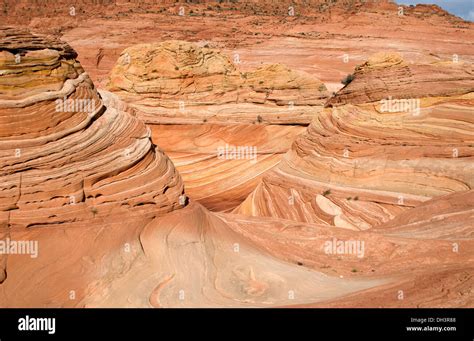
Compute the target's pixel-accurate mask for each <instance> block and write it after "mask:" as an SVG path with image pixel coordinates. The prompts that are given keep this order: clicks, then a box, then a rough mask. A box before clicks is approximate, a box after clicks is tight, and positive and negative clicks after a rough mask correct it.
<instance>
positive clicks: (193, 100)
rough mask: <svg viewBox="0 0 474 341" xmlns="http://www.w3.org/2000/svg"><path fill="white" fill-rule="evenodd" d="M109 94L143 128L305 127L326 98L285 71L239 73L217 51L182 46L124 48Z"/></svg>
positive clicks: (319, 87)
mask: <svg viewBox="0 0 474 341" xmlns="http://www.w3.org/2000/svg"><path fill="white" fill-rule="evenodd" d="M108 90H110V91H112V92H115V93H117V94H118V95H119V96H120V97H121V98H122V99H124V100H125V101H126V102H127V103H129V105H130V106H132V107H133V108H135V109H136V110H137V115H138V117H139V118H141V119H143V120H144V121H145V122H146V123H167V124H169V123H181V124H183V123H202V122H203V120H206V122H208V123H256V122H257V121H260V122H265V123H274V124H280V123H281V124H288V123H296V124H308V123H309V121H310V120H311V117H312V116H313V115H314V113H315V112H317V111H318V110H320V109H321V108H322V105H323V104H324V102H325V100H326V99H327V98H328V95H329V93H328V92H327V90H326V87H325V86H324V84H323V83H322V82H320V81H319V80H317V79H315V78H313V77H311V76H310V75H308V74H305V73H302V72H296V71H293V70H291V69H289V68H288V67H286V66H283V65H279V64H274V65H265V66H262V67H261V68H259V69H257V70H255V71H252V72H247V73H241V72H239V71H238V70H237V68H236V66H235V65H234V63H233V62H231V61H230V59H229V58H228V57H227V56H225V55H223V54H221V53H220V52H218V51H216V50H214V49H210V48H207V47H200V46H198V45H197V44H194V43H189V42H185V41H165V42H162V43H157V44H141V45H136V46H132V47H130V48H127V49H125V50H124V51H123V52H122V54H121V56H120V58H119V59H118V61H117V63H116V65H115V66H114V68H113V70H112V72H111V74H110V81H109V84H108Z"/></svg>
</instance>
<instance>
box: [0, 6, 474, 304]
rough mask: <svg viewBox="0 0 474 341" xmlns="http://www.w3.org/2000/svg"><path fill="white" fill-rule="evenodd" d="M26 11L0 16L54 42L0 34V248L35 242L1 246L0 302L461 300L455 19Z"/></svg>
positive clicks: (467, 140) (385, 12) (466, 191)
mask: <svg viewBox="0 0 474 341" xmlns="http://www.w3.org/2000/svg"><path fill="white" fill-rule="evenodd" d="M35 3H36V4H41V6H34V10H32V9H31V8H30V7H31V6H30V4H29V3H28V2H27V1H23V0H21V1H10V0H7V1H5V2H4V4H2V5H0V19H1V21H2V22H8V23H10V24H12V25H14V26H16V27H18V26H21V27H25V26H28V27H30V28H33V29H34V30H35V31H42V32H48V33H54V34H55V35H56V36H57V37H58V36H62V39H63V40H64V41H67V42H68V44H65V43H63V42H61V41H59V40H58V39H56V38H52V37H45V36H34V35H31V34H30V33H28V32H27V31H24V30H19V29H11V28H10V29H1V30H0V38H1V39H0V179H1V180H2V182H1V185H0V243H1V242H3V241H5V240H7V239H11V240H13V241H25V242H32V243H35V242H37V243H38V246H39V249H38V257H36V258H34V257H30V256H29V255H22V254H9V255H8V256H5V255H3V256H0V306H2V307H176V306H179V307H203V306H205V307H222V306H225V307H275V306H278V307H281V306H285V307H286V306H305V307H308V306H309V307H314V306H318V307H473V306H474V301H473V295H472V288H473V284H474V277H473V276H472V273H473V271H474V266H473V260H474V255H473V250H474V244H473V231H474V226H473V223H472V221H473V219H472V218H473V214H474V210H473V207H472V201H473V189H472V184H473V178H472V174H473V173H474V172H473V166H472V164H473V163H472V161H473V153H474V151H473V146H474V141H473V131H474V129H473V123H474V122H473V120H472V108H473V106H474V97H473V89H472V80H473V79H472V77H473V76H472V75H473V70H472V63H473V62H474V50H473V49H472V44H471V43H470V42H471V41H473V39H474V29H473V28H474V24H473V23H470V22H467V21H463V20H462V19H460V18H457V17H455V16H453V15H450V14H449V13H447V12H445V11H443V10H441V9H440V8H439V7H437V6H431V5H430V6H428V5H426V6H420V5H419V6H411V7H408V6H402V8H403V10H404V14H403V15H399V8H398V5H397V4H395V3H392V2H391V1H373V2H372V1H362V0H360V1H345V0H341V1H331V2H327V1H323V0H310V1H306V0H305V1H299V0H297V1H294V2H292V3H291V7H292V10H293V12H294V13H293V14H294V15H291V14H290V12H289V11H290V8H289V6H290V5H289V4H285V3H283V2H280V3H276V2H274V1H257V0H249V1H239V2H237V3H235V2H224V3H220V4H218V3H213V2H211V3H209V2H202V3H201V2H199V3H198V2H197V1H194V2H193V3H188V2H185V1H182V2H177V3H176V2H174V1H173V2H168V1H164V2H160V4H157V3H156V1H147V0H145V1H141V2H140V5H137V4H136V3H134V2H128V1H127V0H123V1H122V0H120V1H108V0H106V1H100V2H96V1H94V2H92V1H89V0H80V1H76V2H74V4H73V7H74V9H75V15H71V14H70V13H71V12H70V10H71V3H70V2H68V1H64V0H58V1H56V2H55V3H54V4H53V3H51V2H48V1H44V2H41V1H36V2H35ZM181 7H182V8H183V9H184V13H183V14H184V15H180V14H179V11H180V10H181ZM413 32H416V34H414V33H413ZM92 37H93V39H92ZM160 42H161V43H160ZM135 44H140V45H135ZM69 45H70V46H72V47H73V48H74V50H72V49H71V48H70V47H69ZM382 47H383V49H384V50H386V52H384V53H381V54H377V55H376V56H374V57H370V55H371V54H373V53H376V52H380V50H381V48H382ZM76 51H77V52H76ZM129 52H131V53H129ZM127 54H128V55H127ZM455 56H456V57H457V58H455ZM129 57H130V60H129V59H128V58H129ZM117 59H118V60H119V62H118V63H117ZM79 60H80V61H81V64H79ZM456 60H457V61H458V62H457V63H456V62H455V61H456ZM128 61H129V62H128ZM81 65H82V66H81ZM359 65H360V66H359ZM83 68H84V69H85V70H86V71H87V74H86V73H85V72H84V70H83ZM176 68H177V69H176ZM354 68H356V71H355V78H354V79H353V80H352V82H351V83H350V84H348V85H347V86H346V87H344V88H343V89H342V90H341V91H339V89H341V88H342V87H343V85H342V84H341V83H340V81H341V79H342V78H343V77H344V76H346V75H347V74H349V73H353V72H354ZM109 75H110V76H111V77H110V78H109ZM91 80H92V81H93V83H94V84H95V85H96V86H98V88H99V90H96V89H95V87H94V84H93V83H92V81H91ZM323 82H324V87H323ZM107 84H108V89H109V90H111V92H110V91H106V90H104V89H102V88H105V87H106V85H107ZM427 85H428V86H427ZM325 87H327V89H329V91H326V90H325ZM330 92H334V93H335V94H334V96H333V97H332V98H331V99H330V100H329V102H327V101H326V99H328V96H329V94H330ZM336 92H337V93H336ZM64 94H66V98H64ZM60 99H63V100H66V101H64V102H61V101H60V102H59V103H57V102H56V101H57V100H60ZM68 100H71V101H68ZM72 100H76V101H77V102H74V101H72ZM388 100H390V101H391V102H387V101H388ZM64 103H66V104H67V105H66V106H64V105H63V104H64ZM72 103H77V105H78V106H79V110H77V108H72V109H73V110H70V109H71V107H70V105H71V104H72ZM92 103H93V105H92ZM387 103H388V104H387ZM393 103H394V104H393ZM58 104H59V105H60V107H59V108H62V110H61V109H57V105H58ZM89 104H90V105H91V106H89ZM392 104H393V105H392ZM324 105H326V108H324ZM91 109H93V110H91ZM418 109H419V110H418ZM140 120H143V121H145V122H146V123H147V125H148V127H145V126H144V125H143V124H142V123H141V122H140ZM308 125H309V126H308ZM150 139H151V141H150ZM227 147H229V148H230V150H231V153H230V154H229V155H226V157H219V150H222V148H227ZM234 147H236V148H239V147H242V148H248V149H250V148H251V149H250V150H251V151H252V152H253V151H255V154H251V155H250V156H251V157H250V158H245V157H244V158H237V157H234V156H235V155H233V154H232V148H234ZM254 148H255V149H254ZM163 153H166V155H164V154H163ZM167 156H169V158H170V159H171V160H172V163H171V161H170V159H168V157H167ZM173 164H174V165H175V166H176V169H175V167H173ZM178 172H179V173H180V174H181V176H182V178H183V181H181V176H180V175H179V174H178ZM183 182H184V183H185V186H186V196H185V195H183V194H184V192H183ZM250 193H251V194H250ZM249 194H250V195H249ZM187 196H189V199H188V197H187ZM239 205H240V206H239ZM183 206H184V207H183ZM208 209H210V210H212V211H214V212H210V211H209V210H208ZM216 211H219V212H216ZM25 227H26V228H25ZM341 245H342V249H340V246H341ZM1 246H2V245H0V250H2V249H1ZM400 290H402V291H403V292H404V299H403V300H400V299H399V298H398V297H397V296H398V293H399V291H400Z"/></svg>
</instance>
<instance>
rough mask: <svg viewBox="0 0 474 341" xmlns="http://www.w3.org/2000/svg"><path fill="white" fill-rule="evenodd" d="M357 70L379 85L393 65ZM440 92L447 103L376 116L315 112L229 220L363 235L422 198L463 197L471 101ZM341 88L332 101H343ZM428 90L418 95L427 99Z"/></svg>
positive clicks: (471, 181)
mask: <svg viewBox="0 0 474 341" xmlns="http://www.w3.org/2000/svg"><path fill="white" fill-rule="evenodd" d="M382 64H383V65H382ZM364 65H365V66H364V67H365V68H366V69H367V68H368V69H370V70H371V71H369V72H378V75H379V76H377V77H376V78H377V79H382V80H383V79H385V78H387V77H386V76H385V73H387V74H389V75H393V70H392V68H393V67H398V65H403V61H401V59H399V58H392V57H390V58H384V59H383V63H381V62H378V61H377V62H373V61H372V60H369V62H368V63H366V64H364ZM437 68H439V70H440V71H439V73H437V74H441V75H451V70H452V67H451V66H446V67H445V68H444V69H443V68H442V67H441V66H437ZM372 70H376V71H372ZM361 72H362V71H361ZM369 72H367V73H369ZM455 72H461V71H459V69H457V68H456V69H455ZM462 72H464V71H462ZM437 74H418V75H416V76H413V79H408V78H401V79H399V80H398V82H395V83H391V84H392V85H393V84H396V88H395V89H394V90H393V91H392V88H393V87H389V88H388V89H385V90H384V91H385V92H384V95H386V94H387V91H388V93H389V94H393V97H394V98H396V97H395V96H396V95H400V94H402V93H407V94H408V93H410V91H411V90H410V89H413V88H412V85H413V83H414V81H416V82H418V83H419V84H426V82H427V81H426V78H427V79H432V78H436V77H440V76H436V75H437ZM465 74H466V76H465V80H464V81H463V82H464V83H463V84H467V85H469V84H471V83H472V81H473V79H472V74H469V72H465ZM356 75H357V73H356ZM362 75H363V73H362ZM469 75H470V76H469ZM468 76H469V77H468ZM387 79H390V78H387ZM364 80H365V81H366V82H371V80H372V78H371V77H367V78H364V76H361V77H360V78H357V76H356V78H355V80H354V81H353V82H354V84H355V86H356V85H357V84H359V87H360V88H361V89H364V87H365V88H369V87H370V86H371V85H370V83H364V82H363V81H364ZM446 83H448V84H449V81H446ZM385 84H387V83H385ZM442 84H444V83H443V82H441V83H440V85H439V87H440V88H441V87H443V89H445V90H444V91H445V92H444V93H443V94H444V96H448V95H449V94H451V95H452V96H451V97H443V98H437V99H436V98H426V97H425V98H420V99H419V102H416V103H415V104H416V105H415V106H413V108H411V109H410V110H408V111H405V110H402V111H400V110H390V111H388V110H380V109H379V108H378V107H376V108H374V106H373V105H371V104H364V105H351V104H346V105H341V106H337V107H334V108H327V109H325V110H324V111H323V112H322V113H320V114H319V115H318V117H317V118H316V119H314V120H313V122H312V123H311V125H310V126H309V127H308V129H307V132H306V133H305V134H304V135H302V136H300V137H298V138H297V139H296V141H295V143H294V144H293V146H292V148H291V150H290V151H289V152H288V153H287V155H286V156H285V157H284V158H283V159H282V161H281V162H280V164H279V165H278V166H276V167H275V168H274V169H272V170H271V171H269V172H268V173H267V174H265V175H264V176H263V179H262V181H261V183H260V184H259V186H258V187H257V188H256V189H255V191H254V192H253V193H252V194H251V195H250V196H249V197H248V198H247V199H246V201H245V202H244V203H242V204H241V205H240V207H239V208H238V209H237V210H236V212H239V213H244V214H250V215H256V216H273V217H281V218H286V219H293V220H297V221H305V222H318V223H324V224H328V225H334V226H338V227H345V228H349V229H367V228H370V227H372V226H376V225H379V224H381V223H383V222H386V221H388V220H390V219H392V218H394V217H395V216H397V215H398V214H400V213H401V212H402V211H404V210H407V209H408V208H410V207H416V206H418V205H420V204H421V203H422V202H424V201H427V200H429V199H431V198H434V197H438V196H442V195H445V194H449V193H453V192H461V191H467V190H470V189H472V188H473V186H474V177H473V174H474V166H473V158H474V135H473V132H474V120H473V117H472V108H473V106H474V99H473V96H472V93H470V94H466V95H463V96H454V94H456V93H457V92H458V91H459V89H463V88H462V87H461V86H459V87H455V88H454V89H451V90H449V89H448V88H444V86H443V85H442ZM350 85H352V83H351V84H349V86H350ZM349 86H348V87H347V88H349ZM347 88H344V89H342V90H341V93H344V94H348V92H347V91H348V90H346V89H347ZM465 88H466V87H465ZM473 90H474V89H473ZM428 91H429V89H427V90H426V91H425V92H423V93H418V94H419V95H423V96H428V95H429V92H428ZM466 91H469V89H467V90H466ZM368 93H369V96H370V92H368V91H360V92H355V95H354V96H353V97H350V94H348V95H347V96H346V97H343V96H342V95H340V94H339V93H338V94H336V96H335V97H334V98H333V100H334V99H336V100H337V99H341V101H342V98H346V99H347V100H349V99H351V100H355V101H356V102H358V101H363V100H367V98H368V97H366V94H368ZM357 94H359V95H357ZM377 96H381V95H377ZM376 98H379V97H376V95H374V96H373V97H371V99H370V100H369V101H373V100H375V99H376ZM377 106H379V105H377ZM394 108H395V105H394ZM398 108H399V109H400V108H403V106H399V107H398Z"/></svg>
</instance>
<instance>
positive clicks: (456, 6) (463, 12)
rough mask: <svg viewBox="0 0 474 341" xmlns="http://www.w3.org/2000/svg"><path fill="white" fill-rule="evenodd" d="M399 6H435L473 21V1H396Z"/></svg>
mask: <svg viewBox="0 0 474 341" xmlns="http://www.w3.org/2000/svg"><path fill="white" fill-rule="evenodd" d="M396 2H397V3H398V4H399V5H416V4H435V5H438V6H439V7H441V8H443V9H445V10H446V11H448V12H450V13H452V14H455V15H457V16H458V17H461V18H464V19H466V20H470V21H474V0H397V1H396Z"/></svg>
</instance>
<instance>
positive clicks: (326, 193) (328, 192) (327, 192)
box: [323, 189, 331, 197]
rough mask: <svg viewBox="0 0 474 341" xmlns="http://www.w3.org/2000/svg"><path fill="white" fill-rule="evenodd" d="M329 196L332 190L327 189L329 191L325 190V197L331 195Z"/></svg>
mask: <svg viewBox="0 0 474 341" xmlns="http://www.w3.org/2000/svg"><path fill="white" fill-rule="evenodd" d="M329 194H331V190H330V189H327V190H325V191H324V192H323V197H325V196H327V195H329Z"/></svg>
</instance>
